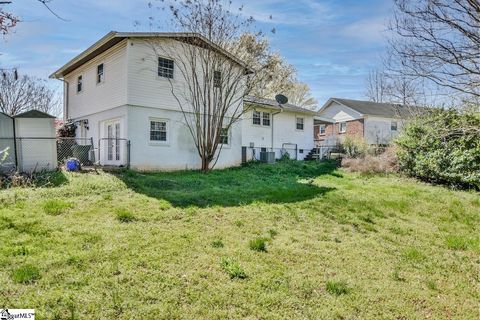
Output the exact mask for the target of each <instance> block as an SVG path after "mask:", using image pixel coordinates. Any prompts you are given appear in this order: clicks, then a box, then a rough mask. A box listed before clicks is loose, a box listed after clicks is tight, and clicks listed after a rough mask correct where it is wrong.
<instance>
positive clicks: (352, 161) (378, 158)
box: [342, 147, 398, 173]
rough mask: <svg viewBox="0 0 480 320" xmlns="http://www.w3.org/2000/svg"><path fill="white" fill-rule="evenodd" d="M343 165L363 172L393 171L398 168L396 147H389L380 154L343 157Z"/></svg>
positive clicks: (354, 170)
mask: <svg viewBox="0 0 480 320" xmlns="http://www.w3.org/2000/svg"><path fill="white" fill-rule="evenodd" d="M342 167H344V168H347V169H348V170H349V171H353V172H361V173H391V172H395V171H397V170H398V166H397V157H396V153H395V148H393V147H389V148H387V149H386V150H385V151H384V152H383V153H380V154H379V155H366V156H365V157H362V158H343V159H342Z"/></svg>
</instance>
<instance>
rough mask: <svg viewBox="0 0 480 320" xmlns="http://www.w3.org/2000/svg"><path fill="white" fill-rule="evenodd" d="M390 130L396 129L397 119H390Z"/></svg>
mask: <svg viewBox="0 0 480 320" xmlns="http://www.w3.org/2000/svg"><path fill="white" fill-rule="evenodd" d="M390 130H392V131H397V121H392V123H391V124H390Z"/></svg>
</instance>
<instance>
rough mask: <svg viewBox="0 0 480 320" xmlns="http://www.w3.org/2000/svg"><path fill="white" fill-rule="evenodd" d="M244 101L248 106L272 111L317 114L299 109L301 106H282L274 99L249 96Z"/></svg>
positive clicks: (287, 104)
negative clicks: (251, 105)
mask: <svg viewBox="0 0 480 320" xmlns="http://www.w3.org/2000/svg"><path fill="white" fill-rule="evenodd" d="M243 101H244V102H245V103H246V104H255V105H258V106H265V107H267V108H270V109H276V110H286V111H291V112H300V113H310V114H316V112H315V111H312V110H308V109H305V108H302V107H299V106H296V105H294V104H290V103H286V104H282V105H281V106H280V105H279V104H278V102H277V101H275V100H272V99H266V98H258V97H253V96H247V97H245V98H244V99H243Z"/></svg>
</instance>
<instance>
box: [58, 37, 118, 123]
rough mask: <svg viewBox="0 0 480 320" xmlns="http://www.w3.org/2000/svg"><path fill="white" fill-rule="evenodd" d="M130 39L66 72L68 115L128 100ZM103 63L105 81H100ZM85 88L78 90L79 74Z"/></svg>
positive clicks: (109, 107)
mask: <svg viewBox="0 0 480 320" xmlns="http://www.w3.org/2000/svg"><path fill="white" fill-rule="evenodd" d="M126 44H127V41H126V40H125V41H122V42H120V43H118V44H117V45H115V46H114V47H113V48H111V49H109V50H107V51H106V52H104V53H102V54H100V55H98V56H97V57H95V58H94V59H92V60H90V61H88V62H87V63H85V64H84V65H82V66H81V67H80V68H78V69H76V70H75V71H73V72H71V73H69V74H68V75H67V76H65V80H66V81H67V82H68V83H69V86H68V87H69V90H68V117H69V118H71V119H76V118H80V117H84V116H87V115H90V114H93V113H96V112H101V111H105V110H108V109H111V108H115V107H118V106H121V105H125V104H127V60H126V57H127V53H126V52H127V50H126V48H127V45H126ZM101 63H103V67H104V74H105V81H104V82H103V83H100V84H97V66H98V65H99V64H101ZM79 75H82V77H83V90H82V92H80V93H77V78H78V76H79Z"/></svg>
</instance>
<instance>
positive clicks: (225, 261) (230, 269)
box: [220, 258, 247, 279]
mask: <svg viewBox="0 0 480 320" xmlns="http://www.w3.org/2000/svg"><path fill="white" fill-rule="evenodd" d="M220 266H221V267H222V269H223V271H225V272H226V273H227V274H228V275H229V276H230V279H236V278H237V279H245V278H247V274H246V273H245V271H244V270H243V268H242V267H241V266H240V264H239V263H238V262H237V261H235V260H233V259H230V258H222V260H221V261H220Z"/></svg>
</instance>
